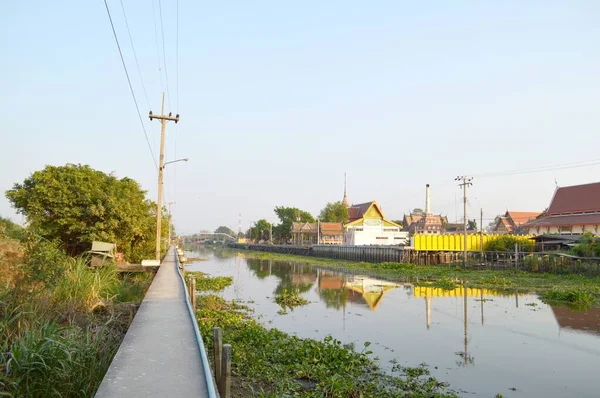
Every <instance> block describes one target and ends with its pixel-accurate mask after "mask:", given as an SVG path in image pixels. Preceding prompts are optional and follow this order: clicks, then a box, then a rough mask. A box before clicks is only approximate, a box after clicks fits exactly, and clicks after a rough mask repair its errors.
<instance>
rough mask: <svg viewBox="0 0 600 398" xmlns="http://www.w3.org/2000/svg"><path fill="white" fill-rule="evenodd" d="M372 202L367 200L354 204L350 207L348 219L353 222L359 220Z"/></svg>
mask: <svg viewBox="0 0 600 398" xmlns="http://www.w3.org/2000/svg"><path fill="white" fill-rule="evenodd" d="M372 204H373V202H367V203H360V204H357V205H352V206H351V207H349V208H348V220H350V222H352V221H356V220H358V219H359V218H363V216H364V215H365V213H366V212H367V210H369V207H371V205H372Z"/></svg>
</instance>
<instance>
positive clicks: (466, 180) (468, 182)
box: [454, 176, 473, 268]
mask: <svg viewBox="0 0 600 398" xmlns="http://www.w3.org/2000/svg"><path fill="white" fill-rule="evenodd" d="M472 179H473V178H471V177H467V176H458V177H456V178H455V179H454V180H455V181H462V182H461V183H460V184H458V185H459V186H461V187H463V205H464V208H463V218H464V219H463V228H464V235H465V241H464V247H463V267H465V268H467V186H469V185H473V183H472V182H471V180H472Z"/></svg>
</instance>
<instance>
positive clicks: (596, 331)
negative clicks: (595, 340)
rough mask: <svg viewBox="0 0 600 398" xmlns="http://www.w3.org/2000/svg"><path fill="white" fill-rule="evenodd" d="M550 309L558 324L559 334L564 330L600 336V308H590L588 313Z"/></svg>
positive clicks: (561, 308)
mask: <svg viewBox="0 0 600 398" xmlns="http://www.w3.org/2000/svg"><path fill="white" fill-rule="evenodd" d="M550 308H551V309H552V313H553V314H554V318H555V319H556V323H557V324H558V332H559V334H560V332H561V331H562V330H563V329H564V330H568V331H571V332H577V333H585V334H592V335H596V336H600V308H589V309H587V310H586V311H577V310H573V309H571V308H568V307H557V306H551V307H550Z"/></svg>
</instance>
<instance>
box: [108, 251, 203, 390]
mask: <svg viewBox="0 0 600 398" xmlns="http://www.w3.org/2000/svg"><path fill="white" fill-rule="evenodd" d="M175 255H176V254H175V251H174V249H173V248H171V249H169V251H168V253H167V255H166V256H165V258H164V260H163V262H162V264H161V266H160V268H159V270H158V272H157V274H156V276H155V277H154V281H153V282H152V285H151V286H150V289H149V290H148V293H147V294H146V297H145V298H144V301H143V302H142V304H141V306H140V308H139V310H138V312H137V314H136V316H135V318H134V320H133V322H132V324H131V326H130V327H129V330H128V331H127V334H126V335H125V339H124V340H123V343H122V344H121V347H119V350H118V352H117V355H115V357H114V359H113V361H112V363H111V365H110V368H109V369H108V372H107V373H106V376H105V377H104V380H102V384H101V385H100V388H99V389H98V392H97V393H96V397H100V398H104V397H111V398H113V397H144V398H148V397H208V390H207V383H206V378H205V373H204V368H203V366H202V359H201V354H200V349H199V346H198V343H197V341H196V335H195V332H194V325H193V324H192V319H191V316H190V313H189V312H188V308H187V305H186V299H185V291H184V288H183V286H182V283H181V279H180V277H179V274H178V272H177V269H176V265H175Z"/></svg>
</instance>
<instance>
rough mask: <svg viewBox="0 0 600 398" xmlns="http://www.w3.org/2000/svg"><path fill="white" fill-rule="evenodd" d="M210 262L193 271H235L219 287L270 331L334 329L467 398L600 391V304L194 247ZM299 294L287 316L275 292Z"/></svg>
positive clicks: (312, 333)
mask: <svg viewBox="0 0 600 398" xmlns="http://www.w3.org/2000/svg"><path fill="white" fill-rule="evenodd" d="M188 256H189V257H203V258H206V259H207V261H199V262H194V263H191V264H190V265H189V266H188V267H187V270H189V271H202V272H204V273H207V274H209V275H210V276H232V277H233V278H234V282H233V285H232V286H230V287H228V288H227V289H225V290H224V291H223V292H222V293H220V294H221V295H222V296H223V297H224V298H225V299H228V300H231V299H235V300H240V301H243V302H245V303H246V304H247V305H248V306H250V307H252V308H253V309H254V310H255V313H254V316H255V317H256V318H257V319H259V320H260V322H262V323H263V324H264V325H265V326H267V327H275V328H278V329H280V330H283V331H285V332H287V333H291V334H295V335H297V336H299V337H310V338H316V339H322V338H324V337H325V336H327V335H331V336H333V337H335V338H337V339H339V340H341V341H342V342H344V343H355V344H356V347H357V348H361V347H362V346H363V343H364V342H365V341H370V342H372V345H371V346H370V347H369V349H371V350H372V351H373V352H374V354H373V355H374V356H377V357H379V359H380V362H379V363H380V366H382V367H383V368H385V369H390V368H391V366H390V361H391V360H396V361H398V363H399V364H401V365H404V366H418V365H419V364H421V363H426V364H427V365H428V366H429V369H430V370H431V373H432V375H433V376H435V377H436V378H438V379H439V380H441V381H445V382H448V383H449V384H450V387H451V388H452V389H453V390H455V391H456V392H458V393H459V394H460V395H461V396H466V397H471V396H477V397H479V396H481V397H494V396H495V395H496V394H502V396H504V397H598V396H600V390H599V384H598V376H597V373H598V367H599V366H600V308H592V309H590V310H588V311H587V312H577V311H573V310H570V309H568V308H565V307H556V306H549V305H547V304H544V303H542V302H541V301H540V300H539V299H538V298H537V295H535V294H518V295H517V294H512V295H505V294H500V293H498V292H494V291H490V290H487V289H466V290H465V289H463V288H457V289H455V290H450V291H445V290H442V289H437V288H432V287H417V286H413V285H411V284H407V283H393V282H389V281H384V280H378V279H375V278H371V277H368V276H361V275H350V274H343V273H339V272H333V271H331V270H324V269H322V268H318V267H311V266H309V265H307V264H301V263H293V262H287V261H273V260H255V259H246V258H244V256H243V253H238V254H237V255H233V256H231V255H228V256H227V257H222V256H221V255H219V254H215V253H213V252H210V251H206V252H190V253H188ZM284 290H287V291H288V292H292V291H295V292H298V293H299V294H300V295H301V296H303V297H304V298H306V299H307V300H309V301H310V304H309V305H306V306H303V307H297V308H295V309H294V310H293V311H290V310H288V311H287V314H282V311H281V307H280V306H279V305H278V304H276V303H275V302H274V300H273V299H274V297H275V295H277V294H279V293H281V292H283V291H284Z"/></svg>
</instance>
